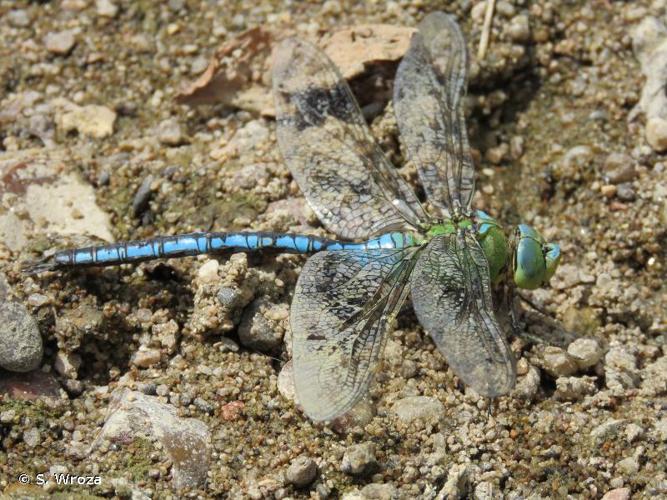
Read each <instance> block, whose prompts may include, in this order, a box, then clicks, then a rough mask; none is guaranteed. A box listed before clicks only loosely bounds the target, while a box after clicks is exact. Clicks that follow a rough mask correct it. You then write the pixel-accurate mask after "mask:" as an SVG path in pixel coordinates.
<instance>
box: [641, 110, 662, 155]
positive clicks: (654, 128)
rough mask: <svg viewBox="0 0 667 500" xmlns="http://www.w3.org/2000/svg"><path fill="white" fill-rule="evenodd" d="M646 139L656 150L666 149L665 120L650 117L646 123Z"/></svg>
mask: <svg viewBox="0 0 667 500" xmlns="http://www.w3.org/2000/svg"><path fill="white" fill-rule="evenodd" d="M646 141H647V142H648V143H649V145H650V146H651V147H652V148H653V149H654V150H655V151H657V152H663V151H665V150H667V120H665V119H664V118H660V117H654V118H650V119H649V120H648V122H647V123H646Z"/></svg>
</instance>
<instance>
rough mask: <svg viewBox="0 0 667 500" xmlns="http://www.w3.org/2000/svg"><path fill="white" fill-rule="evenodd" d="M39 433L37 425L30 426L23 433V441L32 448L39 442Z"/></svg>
mask: <svg viewBox="0 0 667 500" xmlns="http://www.w3.org/2000/svg"><path fill="white" fill-rule="evenodd" d="M40 438H41V436H40V433H39V429H38V428H37V427H32V428H30V429H28V430H27V431H25V432H24V433H23V442H24V443H25V444H26V445H27V446H28V447H30V448H34V447H35V446H37V445H38V444H39V441H40Z"/></svg>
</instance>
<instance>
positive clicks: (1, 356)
mask: <svg viewBox="0 0 667 500" xmlns="http://www.w3.org/2000/svg"><path fill="white" fill-rule="evenodd" d="M484 8H485V2H470V1H465V2H450V3H447V4H446V5H441V3H440V2H429V1H422V2H404V1H393V2H389V3H387V4H384V3H381V2H369V3H366V4H361V3H348V2H344V1H337V0H329V1H327V2H324V3H322V4H318V3H312V4H302V3H288V2H286V3H281V2H274V1H259V2H252V5H250V2H248V3H247V4H246V3H244V2H211V1H208V2H204V1H196V0H189V1H185V0H170V1H169V2H161V3H159V5H158V4H157V3H152V2H143V1H140V2H130V1H127V2H126V1H119V0H97V1H92V0H62V1H54V2H28V1H7V0H5V1H3V0H0V39H2V40H3V43H2V44H1V46H0V140H1V141H0V144H1V145H0V198H1V204H0V234H1V235H2V238H0V271H1V273H2V274H0V301H1V302H2V305H1V306H0V323H1V324H2V330H1V331H0V366H2V370H0V489H1V490H2V492H3V495H4V496H5V497H7V498H26V497H30V498H34V497H40V496H44V497H46V496H50V495H61V497H65V496H67V497H69V496H75V497H77V498H78V497H83V496H87V497H89V498H92V497H132V498H153V497H154V498H169V497H173V498H181V497H202V498H210V497H227V498H288V497H291V498H347V499H357V498H369V499H370V498H373V499H376V498H379V499H383V498H387V499H390V498H478V499H486V498H501V497H505V498H516V499H518V498H565V497H572V498H606V499H608V500H611V499H625V498H649V497H651V498H654V497H660V496H665V495H667V472H666V469H667V459H666V458H665V457H666V455H667V454H666V453H665V449H666V446H667V399H666V396H667V356H666V355H667V353H666V352H665V350H666V348H665V333H666V330H667V312H666V307H665V304H666V303H667V300H666V299H667V288H666V285H665V279H664V277H665V257H666V252H665V248H667V246H666V245H665V243H666V239H667V238H666V237H665V227H667V205H666V202H665V199H666V198H667V168H666V166H665V161H666V158H665V156H664V154H663V151H665V149H667V126H666V125H665V124H666V123H667V121H665V120H667V106H665V105H664V104H665V103H664V102H663V101H664V94H663V93H662V92H660V91H659V89H664V86H665V83H666V82H665V78H666V77H665V76H664V74H663V73H664V71H662V68H664V64H663V57H665V56H664V54H665V53H667V49H665V48H664V47H667V43H664V42H665V40H667V28H665V22H666V21H667V18H666V5H665V2H664V1H654V2H647V1H639V2H631V3H621V2H606V1H603V0H599V1H595V2H576V1H575V2H565V1H558V0H555V1H551V2H531V1H527V0H511V1H498V2H496V10H495V15H494V18H493V23H492V31H491V43H490V47H489V51H488V53H487V55H486V57H485V59H484V60H477V59H476V57H475V53H476V46H477V43H478V40H479V39H480V33H481V29H482V25H483V18H484ZM437 9H444V10H446V11H448V12H451V13H453V14H454V15H456V16H457V18H458V19H459V20H460V22H461V25H462V29H463V31H464V33H465V35H466V38H467V39H468V42H469V48H470V51H471V55H472V65H471V87H470V91H469V97H468V100H467V101H468V102H467V112H468V116H469V129H470V135H471V141H472V143H473V146H474V148H475V151H474V153H475V155H474V156H475V160H476V163H477V171H478V179H477V181H478V182H477V189H478V192H477V193H476V196H475V205H476V206H477V207H478V208H484V209H485V210H487V211H489V212H490V213H491V214H493V215H494V216H497V217H498V218H499V219H500V220H501V221H503V222H505V223H506V224H507V226H508V227H510V226H511V225H514V224H515V223H517V222H519V221H522V222H525V223H528V224H531V225H533V226H535V227H536V228H538V229H539V230H540V231H541V232H542V233H543V234H544V235H545V237H546V238H547V239H548V240H550V241H557V242H559V243H560V244H561V247H562V250H563V254H564V256H563V261H562V265H561V267H560V269H559V271H558V272H557V274H556V276H555V277H554V279H553V280H552V286H551V287H550V288H547V289H543V290H538V291H535V292H531V293H530V294H526V298H528V299H529V300H530V301H531V302H532V303H534V304H535V305H537V306H538V307H539V309H540V310H541V311H542V313H539V312H536V311H535V310H533V309H532V308H531V307H529V306H527V305H525V304H524V305H523V306H522V314H521V321H522V324H523V327H524V330H525V333H526V335H525V336H522V337H521V338H513V339H511V342H512V348H513V350H514V352H515V355H516V357H517V359H518V365H517V370H518V373H519V377H518V383H517V387H516V390H515V391H514V393H513V394H512V395H511V396H508V397H503V398H499V399H498V400H497V401H495V402H494V403H493V405H492V407H491V408H489V402H488V401H486V400H484V399H482V398H480V397H479V396H477V395H476V394H475V393H473V392H472V391H469V390H468V391H467V390H466V389H465V388H464V387H463V386H462V385H461V384H460V383H459V381H458V379H457V378H456V376H455V375H454V374H453V373H452V372H451V371H450V370H448V368H447V365H446V363H445V361H444V359H443V357H442V356H441V355H440V354H439V353H438V352H437V350H436V349H435V347H434V345H433V342H432V341H431V340H430V339H429V338H428V337H427V336H426V335H425V334H424V332H423V330H422V329H421V327H420V326H419V324H418V322H417V321H416V319H415V317H414V314H413V313H412V311H411V308H410V307H406V308H405V310H404V311H403V313H402V314H401V316H400V317H399V320H398V324H397V325H396V329H395V331H393V332H392V333H391V334H390V336H389V339H388V342H387V346H386V350H385V354H384V360H383V367H382V370H381V371H380V373H379V374H378V376H377V379H376V383H375V385H374V386H373V388H372V390H371V394H370V397H369V398H368V399H367V400H364V401H363V402H362V403H360V405H359V406H358V407H356V408H355V409H354V410H353V412H352V413H350V414H348V415H347V416H345V417H344V418H341V419H338V420H337V421H335V422H333V423H331V424H328V425H322V424H316V423H313V422H311V421H309V420H308V418H307V417H306V416H305V415H304V414H303V413H302V412H301V411H300V409H299V407H298V405H296V404H295V402H294V389H293V382H292V380H291V365H290V364H289V363H288V361H289V359H290V350H291V347H290V330H289V324H288V315H289V304H290V301H291V296H292V293H293V290H294V284H295V282H296V279H297V277H298V275H299V272H300V269H301V267H302V266H303V263H304V258H303V257H299V256H294V255H270V254H266V255H247V256H246V255H244V254H238V255H234V256H231V257H202V258H196V259H182V260H170V261H165V262H153V263H147V264H143V265H140V266H134V267H133V266H122V267H121V268H107V269H88V270H82V271H73V272H67V273H50V274H45V275H38V276H26V275H24V274H22V273H21V271H20V263H21V262H23V261H26V260H31V259H35V258H37V257H39V256H41V255H42V254H43V252H45V251H48V250H49V249H52V248H55V247H62V246H67V245H81V244H86V243H90V242H99V241H113V240H116V241H120V240H123V239H140V238H144V237H150V236H153V235H157V234H174V233H179V232H189V231H193V230H202V229H203V230H207V229H211V228H215V229H216V230H221V231H222V230H237V229H253V230H272V231H292V232H308V233H311V234H320V235H324V234H326V233H325V231H324V230H323V228H322V227H321V226H320V225H319V223H318V221H317V219H316V217H315V216H314V214H313V213H312V211H311V210H310V209H309V207H308V206H307V204H306V203H305V202H304V199H303V197H302V195H301V193H300V192H299V190H298V187H297V186H296V184H295V183H294V181H293V180H292V179H291V177H290V175H289V172H288V170H287V168H286V167H285V166H284V165H283V164H282V162H281V159H280V156H279V154H278V152H277V147H276V142H275V123H274V121H273V119H272V118H271V116H270V115H271V110H269V109H266V110H263V109H259V110H258V109H257V107H256V106H245V104H243V103H244V102H245V101H243V100H241V101H235V102H236V104H235V107H230V106H229V103H218V104H210V105H204V106H198V107H195V106H187V105H180V104H176V102H175V97H176V95H177V94H178V93H179V91H180V89H181V88H182V86H183V85H184V84H186V83H188V82H191V81H193V80H194V79H196V78H197V77H198V76H199V75H201V74H202V72H204V71H205V69H206V67H207V64H208V60H209V57H211V56H213V54H214V53H215V51H216V50H217V48H218V47H219V46H220V45H221V44H223V43H226V42H229V41H233V40H234V39H235V38H236V37H237V36H238V35H239V34H240V33H242V32H244V31H245V30H247V29H251V28H254V27H257V26H270V28H271V29H272V30H274V31H275V32H277V33H280V32H283V33H294V32H296V33H297V34H299V36H302V37H305V38H309V39H311V40H317V38H318V36H319V35H320V34H325V35H326V34H327V33H329V32H331V31H335V30H336V29H339V28H340V27H341V26H357V25H362V24H390V25H395V26H414V25H415V24H416V23H417V22H418V21H419V20H420V19H421V18H422V17H423V16H424V15H425V13H427V12H429V11H432V10H437ZM328 50H331V51H333V52H334V55H332V57H334V56H335V51H336V50H344V49H342V48H338V49H337V46H336V45H335V44H333V45H332V46H330V47H329V48H328ZM346 55H348V58H349V54H346ZM360 57H361V56H360ZM352 59H354V58H352ZM395 65H396V61H385V62H382V63H381V64H380V63H378V64H376V63H373V62H371V63H369V64H367V65H365V66H362V67H361V68H360V71H362V73H360V74H357V75H356V76H355V77H354V81H353V82H352V84H353V88H355V89H356V90H357V91H358V96H359V98H360V100H361V103H362V106H364V111H365V112H367V115H368V119H369V121H370V122H371V124H372V129H373V132H374V134H375V135H376V137H377V138H378V140H379V142H380V144H381V145H382V147H383V148H384V149H385V151H387V152H388V153H389V156H390V157H391V158H392V160H393V161H394V163H395V164H396V165H399V166H402V167H401V168H400V170H399V171H400V173H401V175H404V176H405V177H406V178H407V179H408V180H409V181H410V182H411V183H412V184H413V185H415V186H416V185H417V183H416V172H415V170H414V167H413V166H412V165H403V158H402V153H401V150H400V148H399V147H398V140H397V127H396V124H395V121H394V118H393V112H392V109H391V103H390V102H388V101H387V99H388V96H389V95H390V92H388V91H387V89H391V85H392V78H393V71H394V70H395ZM369 82H370V84H369ZM253 86H254V87H255V91H256V90H257V88H259V89H260V92H259V93H260V94H262V95H264V93H266V94H268V93H269V91H270V90H269V87H268V86H266V82H265V79H264V75H262V74H259V75H257V78H255V79H254V80H253ZM644 86H646V89H647V90H643V89H644ZM656 89H658V91H656ZM240 91H241V92H243V91H244V88H243V87H241V89H240ZM259 102H266V101H261V100H260V101H259ZM269 102H270V101H269ZM239 103H240V104H239ZM258 111H259V112H258ZM264 111H266V112H264ZM20 474H26V476H25V477H27V478H28V481H27V482H28V483H30V484H24V483H22V482H21V481H19V475H20ZM38 474H42V475H43V476H41V477H42V478H45V479H48V481H42V482H39V481H38V477H39V476H38ZM67 474H69V475H70V476H67ZM74 475H78V476H82V477H83V476H86V477H90V478H93V480H94V481H93V483H94V484H89V485H77V484H59V483H58V481H57V480H56V478H61V480H62V478H63V477H65V478H67V477H70V478H71V477H72V476H74ZM96 478H99V481H97V480H96ZM41 483H44V484H41Z"/></svg>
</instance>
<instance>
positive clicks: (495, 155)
mask: <svg viewBox="0 0 667 500" xmlns="http://www.w3.org/2000/svg"><path fill="white" fill-rule="evenodd" d="M508 153H509V146H508V145H507V144H505V143H502V144H500V145H498V146H495V147H493V148H489V149H487V150H486V153H485V155H484V157H485V158H486V161H488V162H489V163H493V164H494V165H500V164H501V163H502V162H503V160H505V158H507V154H508Z"/></svg>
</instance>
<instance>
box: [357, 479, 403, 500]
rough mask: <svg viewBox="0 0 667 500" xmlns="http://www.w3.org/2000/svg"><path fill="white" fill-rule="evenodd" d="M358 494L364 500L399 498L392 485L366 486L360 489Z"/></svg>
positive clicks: (391, 499)
mask: <svg viewBox="0 0 667 500" xmlns="http://www.w3.org/2000/svg"><path fill="white" fill-rule="evenodd" d="M360 493H361V498H362V499H364V500H394V499H396V498H398V497H399V496H398V491H397V490H396V486H394V485H393V484H379V483H371V484H367V485H366V486H364V487H363V488H361V492H360Z"/></svg>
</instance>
